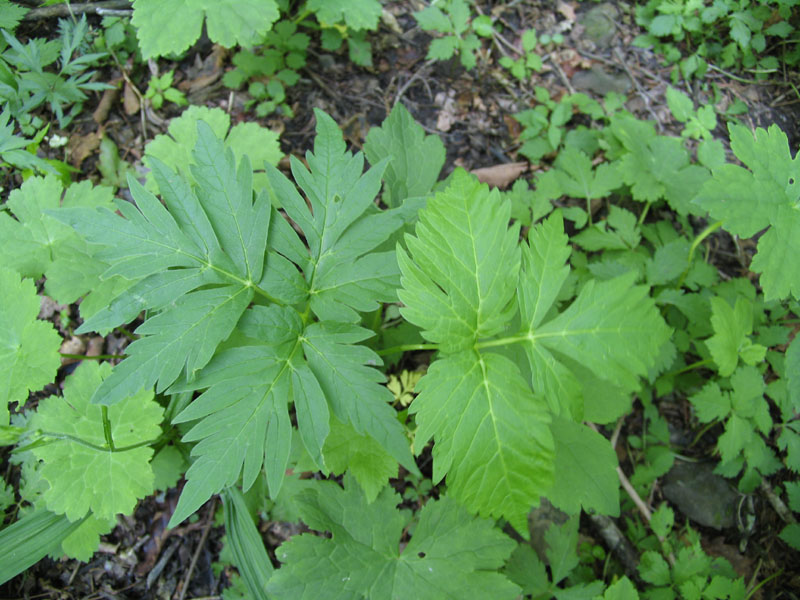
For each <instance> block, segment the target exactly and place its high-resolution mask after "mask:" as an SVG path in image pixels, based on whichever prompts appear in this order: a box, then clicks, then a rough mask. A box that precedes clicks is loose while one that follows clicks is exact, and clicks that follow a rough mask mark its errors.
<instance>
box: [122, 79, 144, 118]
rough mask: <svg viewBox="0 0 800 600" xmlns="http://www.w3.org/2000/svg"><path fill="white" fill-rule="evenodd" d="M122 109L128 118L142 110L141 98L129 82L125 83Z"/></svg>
mask: <svg viewBox="0 0 800 600" xmlns="http://www.w3.org/2000/svg"><path fill="white" fill-rule="evenodd" d="M122 108H123V109H124V110H125V114H126V115H128V116H130V115H133V114H136V113H137V112H139V109H140V108H141V105H140V104H139V97H138V96H137V95H136V92H134V91H133V88H132V87H131V85H130V84H129V83H128V82H127V81H126V82H125V89H124V90H123V91H122Z"/></svg>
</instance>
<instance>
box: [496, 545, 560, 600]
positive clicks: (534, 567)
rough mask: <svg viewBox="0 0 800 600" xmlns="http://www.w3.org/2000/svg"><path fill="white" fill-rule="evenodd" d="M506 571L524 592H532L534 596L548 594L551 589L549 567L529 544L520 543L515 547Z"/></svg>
mask: <svg viewBox="0 0 800 600" xmlns="http://www.w3.org/2000/svg"><path fill="white" fill-rule="evenodd" d="M504 572H505V574H506V576H507V577H508V578H509V579H510V580H511V581H513V582H514V583H516V584H517V585H519V586H520V587H521V588H522V592H523V593H524V594H530V595H532V596H533V597H534V598H536V597H538V596H540V595H543V594H546V593H547V591H548V590H549V589H550V578H549V577H548V576H547V568H546V567H545V565H544V563H543V562H542V561H541V560H539V556H538V555H537V554H536V551H535V550H534V549H533V548H532V547H531V546H529V545H528V544H519V545H518V546H517V547H516V548H515V549H514V552H512V553H511V558H509V559H508V562H507V563H506V568H505V571H504Z"/></svg>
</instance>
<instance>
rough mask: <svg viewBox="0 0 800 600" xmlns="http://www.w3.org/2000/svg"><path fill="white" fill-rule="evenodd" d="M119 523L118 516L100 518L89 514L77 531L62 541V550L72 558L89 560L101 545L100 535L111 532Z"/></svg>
mask: <svg viewBox="0 0 800 600" xmlns="http://www.w3.org/2000/svg"><path fill="white" fill-rule="evenodd" d="M116 524H117V519H116V517H112V518H110V519H100V518H98V517H95V516H94V515H89V516H88V517H87V518H86V519H85V520H84V521H83V522H82V523H81V524H80V527H78V528H77V529H76V530H75V531H73V532H72V533H70V534H69V535H68V536H67V537H65V538H64V541H63V542H61V550H63V551H64V554H66V555H67V556H68V557H70V558H75V559H77V560H80V561H83V562H89V560H90V559H91V558H92V555H93V554H94V553H95V552H97V548H98V547H99V546H100V536H101V535H106V534H107V533H111V530H112V529H114V527H115V526H116Z"/></svg>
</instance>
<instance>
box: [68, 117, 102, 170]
mask: <svg viewBox="0 0 800 600" xmlns="http://www.w3.org/2000/svg"><path fill="white" fill-rule="evenodd" d="M103 131H104V128H103V127H100V128H99V129H98V130H97V131H94V132H92V133H87V134H86V135H72V136H70V138H69V144H68V145H67V149H68V151H69V162H70V164H71V165H72V166H73V167H75V168H76V169H80V168H81V163H83V161H84V160H86V158H87V157H88V156H90V155H91V154H92V153H93V152H94V151H95V150H97V149H98V148H99V147H100V140H102V139H103Z"/></svg>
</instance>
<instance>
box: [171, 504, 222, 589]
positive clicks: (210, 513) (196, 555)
mask: <svg viewBox="0 0 800 600" xmlns="http://www.w3.org/2000/svg"><path fill="white" fill-rule="evenodd" d="M208 508H209V511H208V523H206V526H205V527H204V528H203V535H201V536H200V542H198V544H197V549H196V550H195V551H194V554H193V555H192V562H191V563H189V570H188V571H187V572H186V577H184V579H183V586H182V587H181V593H180V595H179V596H178V600H183V598H184V596H186V590H187V589H188V588H189V582H190V581H191V579H192V573H193V572H194V567H195V565H197V559H198V558H199V557H200V551H201V550H202V549H203V546H204V545H205V543H206V538H207V537H208V532H209V531H211V526H212V525H213V524H214V511H215V510H216V508H217V499H216V498H214V499H213V500H212V501H211V506H209V507H208Z"/></svg>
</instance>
